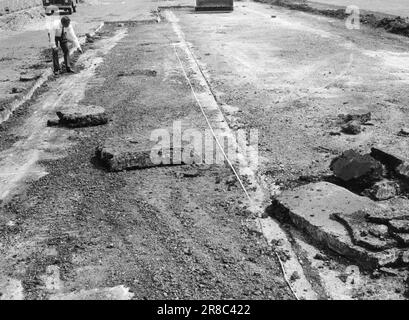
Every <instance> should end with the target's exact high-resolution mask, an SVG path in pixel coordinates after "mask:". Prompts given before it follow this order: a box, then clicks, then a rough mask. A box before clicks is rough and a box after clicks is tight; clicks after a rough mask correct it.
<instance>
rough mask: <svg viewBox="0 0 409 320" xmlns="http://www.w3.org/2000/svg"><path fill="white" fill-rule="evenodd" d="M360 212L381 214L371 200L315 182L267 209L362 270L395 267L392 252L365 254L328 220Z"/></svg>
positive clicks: (287, 193)
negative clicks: (391, 264) (371, 211)
mask: <svg viewBox="0 0 409 320" xmlns="http://www.w3.org/2000/svg"><path fill="white" fill-rule="evenodd" d="M360 210H373V211H376V210H383V209H382V208H381V207H380V206H378V205H377V204H376V203H375V202H374V201H372V200H371V199H368V198H365V197H361V196H358V195H356V194H354V193H352V192H350V191H348V190H347V189H345V188H342V187H339V186H337V185H334V184H331V183H328V182H318V183H312V184H308V185H304V186H301V187H298V188H296V189H294V190H286V191H284V192H283V193H282V194H281V195H279V196H278V197H277V198H276V199H274V201H273V204H272V206H271V213H270V214H271V215H272V216H273V217H274V218H277V219H279V220H281V221H290V222H291V223H292V224H294V225H295V226H296V227H298V228H299V229H301V230H303V231H304V232H305V233H307V234H308V235H309V236H310V237H311V239H312V240H313V241H314V242H316V243H318V244H319V245H322V246H324V247H326V248H329V249H331V250H333V251H335V252H337V253H339V254H341V255H343V256H345V257H347V258H349V259H351V260H353V261H355V262H356V263H357V264H359V265H360V266H362V267H364V268H370V269H372V268H376V267H378V266H380V265H387V264H390V263H395V262H396V261H397V259H398V258H399V254H398V253H397V252H396V250H395V249H388V250H384V251H381V252H373V251H370V250H366V249H364V248H362V247H360V246H358V245H356V244H354V243H353V242H352V239H351V237H350V234H349V232H348V230H347V229H346V228H345V227H344V226H343V225H342V224H341V223H340V222H339V221H336V220H334V219H333V218H332V215H333V214H334V213H343V215H344V216H347V215H353V214H355V213H356V212H358V211H360Z"/></svg>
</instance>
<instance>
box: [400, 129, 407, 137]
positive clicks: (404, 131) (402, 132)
mask: <svg viewBox="0 0 409 320" xmlns="http://www.w3.org/2000/svg"><path fill="white" fill-rule="evenodd" d="M398 135H400V136H404V137H407V136H409V128H402V129H400V131H399V133H398Z"/></svg>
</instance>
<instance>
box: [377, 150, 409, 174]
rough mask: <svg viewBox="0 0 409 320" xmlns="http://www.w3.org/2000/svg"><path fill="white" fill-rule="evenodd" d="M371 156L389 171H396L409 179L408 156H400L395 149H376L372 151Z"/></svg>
mask: <svg viewBox="0 0 409 320" xmlns="http://www.w3.org/2000/svg"><path fill="white" fill-rule="evenodd" d="M406 149H407V147H406ZM405 151H406V150H405ZM406 152H407V151H406ZM371 156H372V157H374V158H375V159H377V160H378V161H380V162H382V163H383V164H384V165H385V166H386V167H387V168H388V169H390V170H393V171H395V172H396V173H397V174H399V175H401V176H403V177H406V178H409V160H408V159H407V154H399V151H397V150H396V149H395V148H394V147H375V148H372V149H371Z"/></svg>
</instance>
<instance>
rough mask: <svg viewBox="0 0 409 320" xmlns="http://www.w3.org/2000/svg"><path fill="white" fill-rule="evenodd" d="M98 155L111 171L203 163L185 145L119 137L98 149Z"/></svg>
mask: <svg viewBox="0 0 409 320" xmlns="http://www.w3.org/2000/svg"><path fill="white" fill-rule="evenodd" d="M96 157H97V159H98V160H99V161H101V163H102V164H104V165H105V167H106V168H107V169H108V170H110V171H123V170H131V169H144V168H150V167H156V166H166V165H181V164H194V163H201V162H202V160H201V157H200V156H199V155H198V154H197V153H196V152H195V151H194V150H191V149H188V148H183V147H176V148H175V147H173V146H161V145H158V144H157V143H156V142H153V141H149V140H145V141H143V140H139V141H138V140H135V139H133V138H129V137H128V138H126V137H119V138H113V139H110V140H107V141H106V142H105V143H104V144H103V145H101V146H98V147H97V149H96Z"/></svg>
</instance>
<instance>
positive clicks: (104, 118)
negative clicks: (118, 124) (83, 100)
mask: <svg viewBox="0 0 409 320" xmlns="http://www.w3.org/2000/svg"><path fill="white" fill-rule="evenodd" d="M56 113H57V116H58V118H59V119H60V124H61V125H63V126H67V127H70V128H78V127H88V126H97V125H102V124H106V123H107V122H108V115H107V113H106V112H105V109H104V108H102V107H99V106H85V105H78V106H68V107H66V108H64V109H62V110H60V111H57V112H56Z"/></svg>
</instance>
